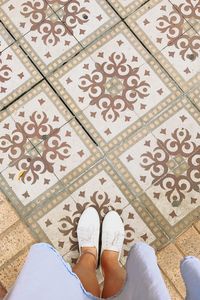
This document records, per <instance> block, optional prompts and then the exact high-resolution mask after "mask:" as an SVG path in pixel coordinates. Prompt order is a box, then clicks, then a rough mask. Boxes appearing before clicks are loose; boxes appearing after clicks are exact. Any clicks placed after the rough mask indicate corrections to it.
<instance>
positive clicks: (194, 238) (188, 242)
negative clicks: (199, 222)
mask: <svg viewBox="0 0 200 300" xmlns="http://www.w3.org/2000/svg"><path fill="white" fill-rule="evenodd" d="M175 244H176V246H177V247H178V248H179V249H180V250H181V251H182V252H183V253H184V255H194V256H198V257H199V258H200V247H199V245H200V234H199V232H198V231H197V230H196V229H195V228H194V227H191V228H189V229H188V230H187V231H186V232H184V233H183V234H182V235H181V236H180V237H178V238H177V239H176V242H175Z"/></svg>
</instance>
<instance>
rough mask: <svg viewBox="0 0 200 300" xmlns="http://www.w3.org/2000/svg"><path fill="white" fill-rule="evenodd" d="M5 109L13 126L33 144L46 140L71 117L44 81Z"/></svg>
mask: <svg viewBox="0 0 200 300" xmlns="http://www.w3.org/2000/svg"><path fill="white" fill-rule="evenodd" d="M7 111H8V112H9V113H10V115H11V117H12V118H13V120H14V121H15V123H16V125H15V126H16V127H18V129H19V131H21V132H22V133H23V136H24V137H25V138H26V139H28V140H29V141H30V143H31V144H32V145H33V146H36V145H37V144H39V143H41V142H42V141H44V140H46V139H47V138H48V137H49V136H51V135H53V134H54V133H55V132H56V131H58V130H59V128H60V127H62V126H63V125H64V124H65V123H67V122H68V121H70V120H71V119H72V118H73V116H72V114H71V113H70V112H69V110H68V109H67V107H66V106H65V105H64V104H63V102H62V101H61V100H60V99H59V97H58V96H57V95H56V93H55V92H54V90H53V89H52V88H51V87H50V86H49V85H48V84H47V82H46V81H42V82H41V83H39V84H38V85H36V86H35V87H34V88H33V89H31V90H30V91H29V92H28V93H26V94H25V95H24V96H22V97H21V98H19V99H18V100H17V101H15V102H14V103H13V104H12V105H10V106H9V107H8V109H7ZM4 126H5V125H4Z"/></svg>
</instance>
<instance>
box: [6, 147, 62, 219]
mask: <svg viewBox="0 0 200 300" xmlns="http://www.w3.org/2000/svg"><path fill="white" fill-rule="evenodd" d="M53 171H54V170H53V164H50V163H49V162H48V161H47V159H46V157H45V156H44V155H43V156H40V155H39V154H38V152H37V151H36V149H32V150H30V151H28V152H26V153H25V154H24V155H23V156H21V157H20V158H19V159H18V160H16V161H14V162H13V164H12V165H10V166H9V167H8V168H6V169H5V170H4V171H3V172H2V173H1V174H0V188H1V190H2V191H3V192H4V193H5V194H6V195H7V197H8V198H9V200H10V201H11V203H12V204H13V205H14V206H15V207H16V210H17V211H18V213H19V214H20V215H21V216H22V217H23V216H24V215H26V214H29V213H30V212H31V210H32V209H34V208H35V207H36V206H37V205H39V204H40V203H42V202H43V201H45V200H46V199H47V198H48V197H50V196H51V195H52V194H54V193H56V192H58V191H59V190H61V189H62V188H63V186H62V184H61V183H60V182H59V180H58V178H57V177H56V176H55V175H54V173H53Z"/></svg>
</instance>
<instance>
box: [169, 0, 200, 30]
mask: <svg viewBox="0 0 200 300" xmlns="http://www.w3.org/2000/svg"><path fill="white" fill-rule="evenodd" d="M169 1H170V2H171V3H172V4H173V6H174V7H175V8H176V9H177V11H178V12H179V14H180V15H181V17H183V18H184V19H185V20H186V21H187V22H188V23H189V24H190V25H191V26H192V27H193V28H194V29H196V31H197V32H199V33H200V16H199V0H169Z"/></svg>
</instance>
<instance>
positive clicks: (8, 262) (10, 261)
mask: <svg viewBox="0 0 200 300" xmlns="http://www.w3.org/2000/svg"><path fill="white" fill-rule="evenodd" d="M33 244H34V243H30V244H28V245H26V246H25V247H24V248H23V249H21V250H20V251H18V252H17V253H16V254H15V255H14V256H12V257H11V258H10V259H9V260H7V261H6V262H5V263H4V264H2V265H1V266H0V270H2V269H4V268H6V267H7V266H8V265H10V264H11V263H12V262H13V261H15V260H16V259H17V258H18V257H19V256H21V255H22V254H24V253H25V252H26V251H27V250H29V249H30V247H31V246H32V245H33Z"/></svg>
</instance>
